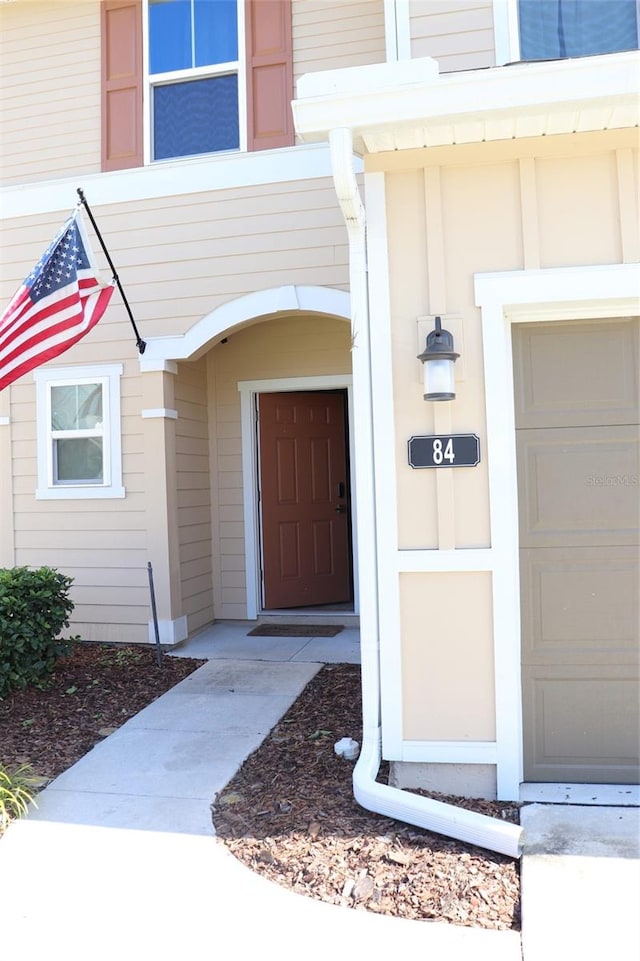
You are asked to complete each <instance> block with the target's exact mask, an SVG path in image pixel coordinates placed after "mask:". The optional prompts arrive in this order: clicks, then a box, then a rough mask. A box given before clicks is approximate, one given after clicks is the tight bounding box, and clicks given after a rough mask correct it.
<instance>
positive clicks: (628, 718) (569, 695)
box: [523, 667, 640, 784]
mask: <svg viewBox="0 0 640 961" xmlns="http://www.w3.org/2000/svg"><path fill="white" fill-rule="evenodd" d="M603 682H606V683H603ZM523 695H524V705H523V706H524V708H525V711H526V713H527V717H528V718H529V719H530V720H529V723H528V725H527V727H526V734H525V745H524V753H525V768H526V770H527V777H528V778H529V779H532V780H537V779H539V780H541V781H548V780H551V781H554V780H558V781H561V780H568V781H578V782H579V781H587V782H592V781H593V782H596V783H603V782H604V783H606V782H612V783H616V782H618V783H622V784H629V783H634V782H635V780H636V778H637V770H638V763H639V761H640V757H639V752H640V743H639V742H640V737H639V733H638V732H639V731H640V719H639V718H638V679H637V677H636V678H633V677H628V676H627V675H626V671H625V670H624V669H623V668H617V669H616V668H612V669H611V670H608V671H605V672H603V671H602V668H600V667H591V668H589V667H585V668H583V669H582V671H580V672H579V673H576V672H574V674H573V675H572V676H568V675H567V673H566V672H565V671H563V670H562V668H560V667H558V668H556V669H555V670H554V669H553V668H530V669H529V670H527V671H526V672H525V676H524V684H523Z"/></svg>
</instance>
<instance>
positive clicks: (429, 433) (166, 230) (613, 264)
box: [0, 0, 640, 798]
mask: <svg viewBox="0 0 640 961" xmlns="http://www.w3.org/2000/svg"><path fill="white" fill-rule="evenodd" d="M570 6H571V9H572V11H573V12H574V13H575V11H576V10H577V9H578V8H583V9H582V10H578V13H579V14H581V16H582V19H580V17H578V20H577V21H575V20H572V19H571V17H570V11H569V7H570ZM603 7H606V8H607V10H608V11H609V12H608V14H607V15H606V16H604V15H603V13H602V9H603ZM587 8H588V9H587ZM596 14H597V15H596ZM0 17H1V21H0V23H1V28H2V36H1V43H2V45H3V49H2V57H1V64H2V66H1V68H0V69H1V70H2V98H3V103H2V125H3V131H2V133H3V157H2V184H3V186H2V194H1V201H2V241H3V274H2V283H1V287H0V289H1V291H2V299H3V301H5V302H6V301H8V300H9V298H10V296H11V294H12V292H13V290H14V289H15V287H16V286H17V285H18V284H19V283H20V282H21V280H22V279H23V277H24V276H25V274H26V273H27V272H28V270H29V269H30V267H31V266H32V264H33V263H34V262H35V261H36V260H37V258H38V256H39V255H40V253H41V252H42V250H43V249H44V248H45V247H46V245H47V244H48V242H49V240H50V239H51V236H52V235H53V233H55V230H56V229H57V227H58V226H59V225H60V223H61V222H62V221H63V219H64V218H65V216H66V214H67V213H68V211H69V209H70V208H71V207H72V206H73V205H74V203H75V200H76V188H77V187H82V189H83V190H84V192H85V195H86V197H87V200H88V201H89V203H90V204H91V208H92V210H93V212H94V215H95V217H96V220H97V222H98V223H99V225H100V229H101V231H102V234H103V236H104V237H105V239H106V241H107V243H108V246H109V249H110V253H111V256H112V258H113V260H114V262H115V264H116V265H117V268H118V271H119V276H120V279H121V281H122V283H123V286H124V288H125V290H126V293H127V297H128V300H129V302H130V304H131V307H132V309H133V313H134V315H135V317H136V321H137V323H138V326H139V328H140V333H141V336H142V337H143V338H144V340H145V341H146V344H147V347H146V350H145V352H144V354H143V355H142V356H138V352H137V350H136V346H135V340H134V338H133V337H132V335H131V331H130V327H129V324H128V319H127V316H126V312H125V310H124V307H123V306H122V304H121V301H120V300H119V298H118V295H117V294H116V295H115V296H114V298H113V300H112V303H111V305H110V306H109V308H108V310H107V312H106V314H105V316H104V318H103V319H102V320H101V321H100V323H99V324H98V326H97V327H96V328H95V330H93V331H92V332H91V334H90V335H89V336H87V337H86V338H85V339H84V340H83V341H81V342H80V343H79V344H77V345H76V346H75V347H73V348H72V349H71V350H70V351H68V352H67V353H66V354H64V355H63V357H62V358H58V360H56V361H54V362H52V363H50V364H47V365H45V366H43V367H41V368H39V369H38V370H37V371H36V372H35V376H34V374H31V375H27V376H25V377H24V378H22V379H20V380H19V381H17V382H16V383H15V384H14V385H12V386H11V387H10V388H8V389H6V390H5V391H3V392H2V394H0V451H1V456H0V463H1V464H2V469H1V476H0V485H1V486H0V508H1V510H2V516H3V518H4V519H5V521H7V522H3V525H2V530H1V533H0V563H2V564H3V565H4V566H11V565H13V564H28V565H40V564H51V565H53V566H56V567H58V568H60V569H62V570H64V571H65V572H66V573H69V574H71V575H72V576H73V577H74V579H75V584H74V589H73V596H74V601H75V603H76V610H75V615H74V616H75V620H74V624H73V628H74V630H75V631H76V632H77V633H79V634H81V635H82V636H83V637H84V638H86V639H87V640H109V641H134V642H140V641H145V640H147V639H148V638H149V637H150V636H151V634H150V629H151V627H150V623H149V598H148V586H147V568H146V566H147V562H149V561H150V562H151V563H152V565H153V571H154V577H155V583H156V592H157V598H158V608H159V618H160V630H161V639H162V641H163V642H164V643H168V644H174V643H179V642H180V641H181V640H183V639H184V638H186V637H187V636H189V635H191V634H193V633H194V632H196V631H197V630H199V629H200V628H201V627H203V626H204V625H206V624H208V623H210V622H212V621H213V620H225V619H239V620H249V621H250V620H253V619H255V618H256V617H258V616H260V615H264V614H267V613H269V612H274V611H291V610H295V611H302V612H304V611H305V610H310V609H317V608H318V607H322V606H326V605H340V606H341V607H342V608H343V610H348V611H352V612H353V613H354V614H356V615H359V616H360V623H361V637H362V656H363V687H364V692H365V742H366V745H370V746H371V751H372V754H373V760H372V764H373V766H374V767H375V764H376V763H377V762H378V760H379V756H380V754H379V750H380V749H379V747H378V746H377V742H378V736H379V734H380V733H381V739H382V747H381V754H382V756H383V757H384V758H385V759H387V760H389V761H391V762H392V771H393V778H394V781H395V783H397V784H398V785H400V786H411V785H416V784H418V785H426V786H429V787H432V788H435V789H436V790H444V791H449V792H456V793H467V794H479V795H486V796H496V795H497V796H499V797H502V798H517V797H518V796H519V794H520V791H521V788H520V785H521V783H522V782H525V783H527V784H540V783H542V784H557V783H559V782H562V784H563V785H567V784H581V783H594V782H598V783H604V784H632V783H635V782H636V781H637V774H638V756H637V752H638V714H637V711H638V641H639V637H638V623H639V612H638V557H639V553H640V547H639V541H638V529H639V512H640V508H639V503H640V487H639V486H638V436H639V432H640V428H639V427H638V423H639V418H638V407H639V399H638V383H639V379H640V378H639V374H638V366H639V362H638V339H639V334H638V324H639V321H638V313H639V311H638V273H637V263H638V260H639V259H640V238H639V229H638V163H637V161H638V137H637V124H638V113H639V111H638V89H637V88H638V66H639V60H638V52H637V47H638V12H637V7H636V4H635V2H631V0H609V2H608V3H606V4H604V5H603V4H602V3H599V0H590V2H589V3H585V4H580V3H578V4H571V5H569V4H567V3H566V2H564V0H549V2H545V3H539V2H537V0H536V2H531V0H521V2H520V3H518V2H516V0H408V2H400V0H399V2H391V0H359V2H354V3H346V2H345V3H335V2H328V0H327V2H324V0H319V2H316V0H313V2H312V0H292V2H291V3H289V2H280V0H273V2H272V0H256V2H248V3H242V2H238V3H236V2H235V0H216V2H214V3H208V2H199V0H186V2H184V3H177V2H164V3H160V2H153V0H142V2H129V0H106V2H103V3H99V2H91V0H86V2H78V0H68V2H56V3H38V2H36V3H24V2H20V0H16V2H13V3H5V4H1V5H0ZM594 17H595V19H594ZM25 64H28V70H25ZM292 100H293V109H292V110H291V109H290V103H291V101H292ZM345 221H346V225H347V226H346V229H345ZM436 317H440V318H441V322H442V327H443V328H445V329H446V330H448V331H449V332H450V333H451V334H452V336H453V341H454V347H455V352H456V353H457V354H459V357H458V358H457V360H456V361H455V365H454V370H455V395H456V396H455V398H454V399H452V400H446V401H425V400H424V399H423V384H422V378H423V363H422V362H421V361H420V360H419V359H418V355H420V354H421V353H422V352H423V351H424V348H425V339H426V337H427V335H429V334H430V332H431V331H432V330H433V328H434V323H435V318H436ZM87 403H91V404H92V405H94V406H93V408H92V410H94V411H95V410H99V411H100V414H101V418H99V417H95V416H94V417H93V419H92V420H91V426H90V427H89V426H88V423H89V422H88V421H86V419H85V420H83V416H84V411H86V407H83V405H86V404H87ZM58 405H59V410H60V411H62V409H63V408H64V410H65V411H66V412H67V413H66V419H65V418H63V419H62V420H63V421H64V424H63V427H62V428H61V427H60V422H59V421H58V420H57V419H56V416H57V407H58ZM96 405H98V406H97V407H96ZM69 410H71V412H72V413H71V415H69V413H68V412H69ZM459 435H475V437H476V438H477V450H478V455H479V456H478V457H477V458H476V461H477V462H475V463H474V462H473V461H470V462H469V464H468V466H459V464H458V463H455V454H454V450H455V449H457V448H454V446H449V441H450V440H451V441H452V445H454V444H456V443H457V438H458V437H459ZM412 437H426V438H429V439H428V440H427V441H425V442H424V444H426V446H427V448H428V449H429V451H430V458H431V459H430V462H429V463H430V466H422V464H423V461H422V460H420V461H419V462H416V459H415V457H414V455H413V453H412V450H413V448H410V446H409V439H410V438H412ZM434 444H435V446H434ZM65 445H66V446H67V450H69V449H70V448H73V449H74V455H73V456H69V457H67V458H66V459H65V458H63V457H62V456H61V451H62V448H63V447H64V446H65ZM429 445H430V446H429ZM437 445H440V446H437ZM96 446H97V448H98V450H99V451H100V452H101V460H100V461H99V466H98V469H97V470H95V469H94V472H93V474H91V472H90V471H89V470H88V467H87V461H88V449H89V448H91V449H92V450H93V451H94V452H95V449H96ZM422 449H423V450H424V449H425V448H424V446H423V448H422ZM91 463H92V464H95V460H93V461H92V462H91ZM61 464H63V465H66V466H63V467H62V469H61V467H60V465H61ZM65 471H66V474H65ZM376 752H378V753H377V754H376ZM364 753H365V755H366V751H365V752H364Z"/></svg>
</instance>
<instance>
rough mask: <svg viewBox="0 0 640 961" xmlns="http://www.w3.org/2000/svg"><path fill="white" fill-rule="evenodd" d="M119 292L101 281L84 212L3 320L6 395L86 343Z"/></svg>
mask: <svg viewBox="0 0 640 961" xmlns="http://www.w3.org/2000/svg"><path fill="white" fill-rule="evenodd" d="M113 291H114V286H113V284H109V285H108V284H105V283H104V282H103V281H102V280H101V279H100V277H99V270H98V268H97V265H96V263H95V259H94V256H93V251H92V250H91V245H90V242H89V238H88V236H87V234H86V231H85V228H84V223H83V221H82V214H81V210H80V209H78V210H76V211H75V212H74V213H73V215H72V216H71V217H70V218H69V220H68V221H67V222H66V224H65V225H64V226H63V228H62V230H61V231H60V233H59V234H58V236H57V237H56V238H55V240H54V241H53V243H52V244H51V245H50V246H49V247H48V248H47V250H46V251H45V253H44V254H43V256H42V257H41V259H40V260H39V261H38V263H37V264H36V266H35V267H34V268H33V270H32V271H31V273H30V274H29V276H28V277H27V279H26V280H25V281H24V283H23V284H22V285H21V287H20V288H19V289H18V290H17V291H16V293H15V295H14V296H13V298H12V300H11V302H10V304H9V306H8V307H7V309H6V310H5V312H4V314H3V315H2V318H0V390H2V388H4V387H7V386H8V385H9V384H12V383H13V382H14V381H15V380H17V379H18V378H19V377H22V376H23V375H24V374H27V373H28V372H29V371H31V370H33V369H34V368H36V367H39V366H40V365H41V364H44V363H46V361H48V360H52V359H53V358H55V357H58V356H59V355H60V354H62V353H63V352H64V351H66V350H68V349H69V348H70V347H72V346H73V345H74V344H76V343H77V342H78V341H79V340H80V339H81V338H82V337H84V336H85V335H86V334H87V333H88V332H89V331H90V330H91V329H92V328H93V327H95V325H96V324H97V323H98V321H99V320H100V318H101V317H102V315H103V313H104V312H105V310H106V309H107V306H108V304H109V301H110V300H111V296H112V294H113Z"/></svg>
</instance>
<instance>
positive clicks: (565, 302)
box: [475, 264, 640, 799]
mask: <svg viewBox="0 0 640 961" xmlns="http://www.w3.org/2000/svg"><path fill="white" fill-rule="evenodd" d="M639 291H640V268H639V267H638V265H635V264H615V265H611V266H610V265H603V266H594V267H559V268H549V269H543V270H525V271H506V272H504V273H490V274H476V275H475V297H476V304H477V305H478V306H479V307H480V310H481V318H482V342H483V350H484V381H485V385H486V386H485V403H486V413H487V451H488V469H489V497H490V505H491V508H492V509H491V544H492V552H493V554H494V558H495V561H494V565H495V566H494V574H493V619H494V650H495V684H496V743H497V745H498V764H497V779H498V798H500V799H513V798H517V797H518V796H519V790H520V787H519V785H520V781H521V780H522V768H523V762H522V694H521V684H520V680H521V665H520V584H519V576H518V556H519V554H518V549H519V539H518V499H517V470H516V443H515V413H514V395H513V369H512V345H511V324H512V323H516V322H517V323H526V322H541V321H557V320H582V319H589V318H596V317H597V318H602V319H605V318H610V317H624V316H629V315H634V314H637V313H638V312H639V309H640V300H639V297H638V293H639ZM498 504H499V505H500V509H499V510H496V509H493V508H494V505H498Z"/></svg>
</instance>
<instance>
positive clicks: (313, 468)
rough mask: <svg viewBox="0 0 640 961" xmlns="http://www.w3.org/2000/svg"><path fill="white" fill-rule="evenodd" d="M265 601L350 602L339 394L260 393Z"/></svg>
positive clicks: (269, 605) (268, 605) (277, 604)
mask: <svg viewBox="0 0 640 961" xmlns="http://www.w3.org/2000/svg"><path fill="white" fill-rule="evenodd" d="M258 424H259V431H258V433H259V450H260V513H261V521H262V564H263V584H264V607H265V609H266V610H270V609H271V610H273V609H274V608H287V607H310V606H315V605H319V604H337V603H341V602H345V601H349V600H351V597H352V592H351V557H350V554H351V551H350V523H349V509H348V508H349V502H348V477H347V454H346V450H347V446H346V418H345V395H344V392H341V391H335V392H327V393H325V392H321V391H308V392H304V393H302V392H300V393H298V392H296V393H287V394H284V393H283V394H260V395H259V398H258Z"/></svg>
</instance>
